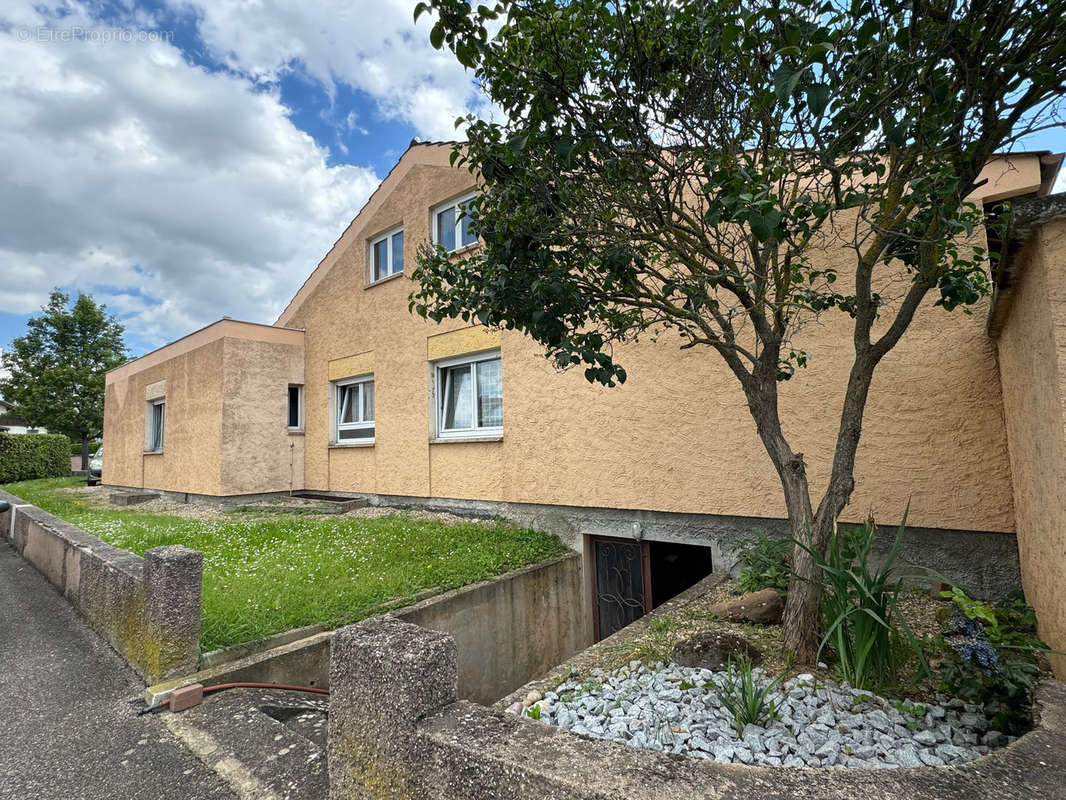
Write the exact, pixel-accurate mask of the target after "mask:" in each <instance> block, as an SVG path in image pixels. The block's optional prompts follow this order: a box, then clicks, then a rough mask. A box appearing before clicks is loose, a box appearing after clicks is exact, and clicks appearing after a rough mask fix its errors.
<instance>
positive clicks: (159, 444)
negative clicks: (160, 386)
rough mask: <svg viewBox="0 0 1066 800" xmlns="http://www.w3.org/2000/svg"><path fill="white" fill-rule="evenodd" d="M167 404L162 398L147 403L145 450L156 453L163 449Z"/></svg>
mask: <svg viewBox="0 0 1066 800" xmlns="http://www.w3.org/2000/svg"><path fill="white" fill-rule="evenodd" d="M166 409H167V404H166V401H165V400H164V399H163V398H159V399H158V400H152V401H150V402H149V403H148V414H147V417H148V420H147V422H148V424H147V426H146V428H147V430H146V431H145V433H146V436H145V449H146V450H148V451H149V452H151V453H158V452H160V451H162V449H163V429H164V427H165V423H166Z"/></svg>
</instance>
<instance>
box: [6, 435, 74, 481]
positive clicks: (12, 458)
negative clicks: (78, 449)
mask: <svg viewBox="0 0 1066 800" xmlns="http://www.w3.org/2000/svg"><path fill="white" fill-rule="evenodd" d="M66 475H70V440H69V439H68V438H67V437H66V436H60V435H59V434H54V433H0V483H12V482H13V481H30V480H35V479H37V478H61V477H63V476H66Z"/></svg>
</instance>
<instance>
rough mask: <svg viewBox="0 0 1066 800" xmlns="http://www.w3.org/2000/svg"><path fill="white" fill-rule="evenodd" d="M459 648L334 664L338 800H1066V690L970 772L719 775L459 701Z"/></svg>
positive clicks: (440, 639)
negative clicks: (1034, 722)
mask: <svg viewBox="0 0 1066 800" xmlns="http://www.w3.org/2000/svg"><path fill="white" fill-rule="evenodd" d="M457 663H458V657H457V654H456V644H455V641H454V640H453V639H452V638H451V637H450V636H448V635H447V634H443V633H440V632H437V631H428V630H425V629H424V628H420V627H418V626H416V625H410V624H408V623H404V622H402V621H400V620H396V619H391V618H388V617H384V618H375V619H371V620H367V621H365V622H362V623H359V624H358V625H352V626H349V627H347V628H343V629H341V630H339V631H337V633H336V634H335V635H334V637H333V654H332V659H331V663H330V685H331V693H330V708H329V776H330V800H354V798H360V799H362V798H368V799H369V800H386V799H387V800H416V798H417V800H482V799H483V798H484V800H489V799H490V798H491V799H492V800H545V798H551V800H617V798H620V797H624V798H627V799H628V800H726V798H730V799H735V800H742V799H743V800H750V799H751V798H756V797H758V798H781V799H783V798H796V797H804V798H811V799H812V800H830V799H831V798H833V799H836V798H839V799H841V800H842V799H843V798H854V797H862V798H865V800H887V799H888V798H899V799H900V800H902V798H907V800H953V799H954V798H958V799H959V800H963V799H964V798H965V800H1012V799H1017V800H1021V798H1033V797H1048V798H1051V797H1062V779H1061V772H1060V771H1061V769H1062V764H1061V763H1060V762H1061V760H1062V754H1063V753H1064V752H1066V713H1064V710H1063V703H1064V701H1066V687H1064V686H1063V684H1060V683H1049V684H1045V685H1044V686H1043V687H1042V688H1041V691H1040V694H1039V695H1038V698H1037V699H1038V702H1037V707H1038V708H1037V710H1038V713H1039V714H1040V726H1039V729H1038V730H1036V731H1034V732H1033V733H1030V734H1027V735H1026V736H1023V737H1022V738H1021V739H1019V740H1018V741H1017V742H1015V743H1014V744H1013V745H1010V746H1009V747H1006V748H1003V749H1001V750H998V751H996V752H995V753H993V754H992V755H989V756H985V757H983V758H980V759H978V760H976V761H973V762H970V763H967V764H965V765H963V766H961V767H924V768H917V769H892V770H861V769H831V770H813V769H787V768H772V767H745V766H740V765H734V764H714V763H712V762H707V761H697V760H696V759H687V758H682V757H679V756H675V755H669V754H665V753H655V752H651V751H644V750H637V749H634V748H630V747H627V746H626V745H622V744H618V743H616V742H609V741H603V740H592V739H587V738H583V737H580V736H577V735H574V734H571V733H568V732H566V731H563V730H560V729H558V728H553V727H550V726H548V725H546V724H542V723H539V722H534V721H532V720H528V719H524V718H521V717H518V716H516V715H512V714H506V713H504V712H501V711H496V710H490V709H488V708H485V707H483V706H479V705H476V704H475V703H471V702H467V701H459V700H457V697H458V694H457V691H456V687H457V678H458V667H457Z"/></svg>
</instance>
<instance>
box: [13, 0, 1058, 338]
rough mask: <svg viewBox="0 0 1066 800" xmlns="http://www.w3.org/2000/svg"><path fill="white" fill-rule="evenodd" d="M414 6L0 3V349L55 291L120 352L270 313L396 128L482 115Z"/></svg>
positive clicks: (482, 105) (369, 176)
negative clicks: (117, 340)
mask: <svg viewBox="0 0 1066 800" xmlns="http://www.w3.org/2000/svg"><path fill="white" fill-rule="evenodd" d="M414 5H415V3H414V0H340V1H338V0H288V2H285V1H283V0H157V1H155V2H151V3H133V2H132V0H118V1H116V2H99V3H78V2H69V1H67V2H57V1H56V0H51V2H49V1H48V0H45V1H44V2H32V1H31V0H26V1H25V2H23V0H0V348H4V347H6V346H7V345H8V343H9V342H10V341H11V339H13V338H14V337H16V336H19V335H21V334H22V333H24V331H25V324H26V320H27V318H28V317H29V316H30V315H31V314H34V313H36V312H37V311H38V310H39V309H40V307H41V306H42V305H44V304H45V303H46V302H47V298H48V293H49V292H50V291H51V290H52V289H53V288H54V287H60V288H62V289H63V290H65V291H68V292H78V291H82V292H88V293H91V294H92V295H93V296H94V297H95V298H96V299H97V300H98V301H99V302H103V303H105V304H106V305H107V307H108V309H109V311H110V312H111V313H113V314H115V315H117V316H118V317H119V319H120V320H121V321H122V322H123V324H124V325H125V326H126V329H127V343H128V345H129V348H130V351H131V354H133V355H140V354H143V353H145V352H147V351H149V350H151V349H153V348H155V347H158V346H160V345H162V344H165V343H166V342H168V341H171V340H173V339H175V338H178V337H180V336H183V335H185V334H186V333H189V332H191V331H193V330H195V329H197V328H199V327H202V326H203V325H206V324H208V323H210V322H213V321H214V320H217V319H219V318H220V317H222V316H230V317H234V318H237V319H245V320H250V321H254V322H267V323H270V322H273V321H274V320H275V319H276V318H277V316H278V314H279V313H280V312H281V310H282V309H283V308H284V307H285V305H286V304H287V303H288V301H289V299H290V298H291V297H292V296H293V295H294V294H295V292H296V291H297V289H299V287H300V284H301V283H303V281H304V279H305V278H306V277H307V276H308V275H309V274H310V273H311V271H312V270H313V269H314V267H315V265H316V264H317V263H318V261H319V260H320V259H321V258H322V257H323V256H324V255H325V254H326V252H328V250H329V248H330V247H331V246H332V244H333V242H334V241H335V240H336V239H337V238H338V237H339V236H340V234H341V233H342V232H343V230H344V228H345V227H346V226H347V224H348V222H350V221H351V219H352V217H354V216H355V214H356V212H357V211H358V210H359V208H360V207H361V206H362V204H363V203H364V202H365V200H366V199H367V198H368V197H369V195H370V193H371V192H372V191H373V190H374V188H375V187H376V186H377V184H378V183H379V181H380V180H381V179H382V178H383V177H384V176H385V175H386V173H387V172H388V171H389V169H390V168H391V167H392V166H393V164H394V163H395V162H396V159H397V158H398V157H399V155H400V154H401V153H402V152H403V151H404V150H405V149H406V147H407V145H408V143H409V142H410V141H411V139H412V138H416V137H417V138H419V139H421V140H442V139H453V138H455V136H456V131H455V127H454V123H455V119H456V117H458V116H460V115H461V114H464V113H466V112H474V113H476V114H488V113H491V109H490V107H489V106H488V104H487V102H486V101H485V99H484V98H483V97H482V96H481V95H480V94H479V93H478V91H477V89H476V87H475V86H474V84H473V81H472V77H471V75H470V73H468V72H466V71H465V70H464V69H463V68H462V67H460V66H459V65H458V63H457V62H456V61H455V59H454V57H453V56H452V55H451V54H450V53H448V52H446V51H445V52H440V51H436V50H434V49H433V48H432V47H431V46H430V45H429V19H428V17H423V18H422V19H421V20H420V21H419V23H418V24H415V23H414V22H413V19H412V12H413V7H414ZM1026 145H1027V147H1029V148H1030V149H1054V150H1060V151H1061V150H1066V134H1064V133H1063V132H1062V131H1057V132H1049V133H1044V134H1042V135H1041V136H1040V137H1039V138H1037V139H1034V140H1032V141H1030V142H1027V143H1026ZM1060 188H1066V176H1063V180H1060Z"/></svg>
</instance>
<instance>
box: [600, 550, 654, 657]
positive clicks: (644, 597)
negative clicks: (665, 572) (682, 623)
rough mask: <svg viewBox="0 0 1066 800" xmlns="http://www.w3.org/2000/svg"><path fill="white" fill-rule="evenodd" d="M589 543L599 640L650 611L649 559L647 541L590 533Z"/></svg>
mask: <svg viewBox="0 0 1066 800" xmlns="http://www.w3.org/2000/svg"><path fill="white" fill-rule="evenodd" d="M590 543H591V545H592V596H593V600H594V603H593V606H592V618H593V619H592V621H593V626H594V629H595V631H596V641H597V642H598V641H599V640H600V639H603V638H605V637H607V636H610V635H611V634H612V633H614V632H615V631H617V630H620V629H622V628H624V627H625V626H626V625H628V624H629V623H631V622H633V621H634V620H637V619H640V618H641V617H643V616H644V615H645V614H647V613H648V612H649V611H651V607H652V606H651V559H650V555H649V550H648V543H647V542H637V541H634V540H632V539H612V538H607V537H604V536H593V537H590Z"/></svg>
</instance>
